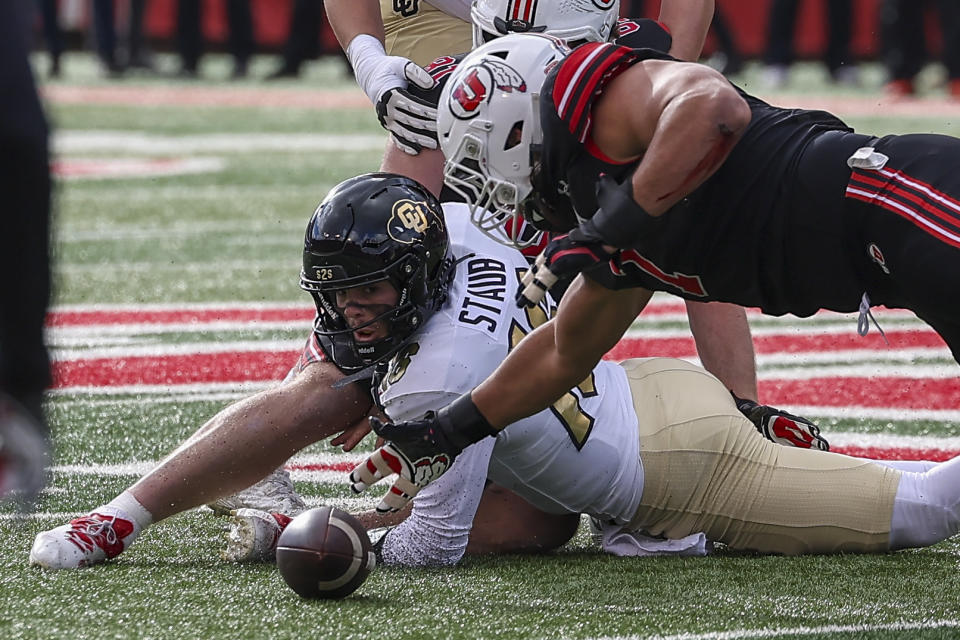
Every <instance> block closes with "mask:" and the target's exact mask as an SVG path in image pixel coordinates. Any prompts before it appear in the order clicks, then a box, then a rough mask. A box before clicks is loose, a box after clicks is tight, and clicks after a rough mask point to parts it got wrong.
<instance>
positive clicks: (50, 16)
mask: <svg viewBox="0 0 960 640" xmlns="http://www.w3.org/2000/svg"><path fill="white" fill-rule="evenodd" d="M39 3H40V17H41V19H42V20H43V39H44V41H45V42H46V44H47V53H48V54H49V55H50V66H49V67H48V69H49V71H48V74H49V75H50V77H51V78H59V77H60V56H61V55H63V32H62V31H61V30H60V16H59V13H58V12H57V0H39Z"/></svg>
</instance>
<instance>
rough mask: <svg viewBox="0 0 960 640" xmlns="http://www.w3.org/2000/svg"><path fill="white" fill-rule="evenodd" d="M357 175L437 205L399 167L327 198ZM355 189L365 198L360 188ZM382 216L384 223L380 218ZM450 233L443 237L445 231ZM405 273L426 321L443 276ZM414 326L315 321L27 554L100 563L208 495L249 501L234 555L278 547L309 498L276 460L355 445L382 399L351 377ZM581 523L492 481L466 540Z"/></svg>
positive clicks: (537, 546)
mask: <svg viewBox="0 0 960 640" xmlns="http://www.w3.org/2000/svg"><path fill="white" fill-rule="evenodd" d="M358 183H359V184H358ZM350 185H354V186H355V187H357V188H358V189H360V190H361V191H364V190H369V189H370V188H373V189H374V190H375V191H377V192H378V193H380V194H381V197H380V200H381V201H383V200H390V201H391V202H394V201H400V200H403V201H405V202H426V203H428V204H430V206H431V207H432V208H433V209H435V210H439V204H438V203H437V202H436V200H435V199H434V198H433V196H432V195H431V194H430V193H429V192H428V191H426V190H425V189H424V188H423V187H422V186H420V185H418V184H416V183H414V182H413V181H411V180H409V179H406V178H402V177H400V176H393V177H382V178H380V179H376V178H372V177H367V178H361V179H355V180H352V181H348V183H347V184H345V185H342V186H343V187H344V188H341V189H335V190H334V191H332V192H331V194H330V198H328V199H327V200H325V201H324V203H321V208H323V207H324V206H327V205H330V206H337V203H341V204H342V202H343V200H344V199H350V198H351V197H352V196H351V194H350V193H347V192H345V189H346V191H349V187H350ZM365 192H366V191H364V193H365ZM338 194H339V196H338ZM353 195H356V194H353ZM357 198H358V199H359V200H360V201H363V200H365V197H364V196H363V195H360V196H357ZM331 203H332V204H331ZM388 211H389V207H388ZM409 219H413V218H409ZM377 220H378V221H379V222H380V223H381V225H380V227H381V228H382V220H379V219H377ZM442 241H443V247H445V246H446V235H445V234H442ZM443 247H441V248H440V249H436V250H434V256H433V258H434V262H433V264H434V265H436V264H437V263H438V261H440V260H442V259H443V258H444V249H443ZM408 248H409V247H404V248H403V249H404V252H403V254H402V256H401V257H404V258H405V260H406V261H405V262H404V266H406V265H408V264H410V261H409V256H407V252H406V249H408ZM409 275H410V276H411V277H410V278H409V285H408V288H404V287H403V286H401V287H400V288H401V289H404V290H405V291H406V290H409V292H410V297H415V298H416V301H417V303H416V305H415V306H414V307H410V308H408V311H410V315H409V316H406V317H407V319H408V320H411V321H412V318H417V320H416V323H419V322H420V321H421V320H422V319H423V318H424V317H425V316H426V315H428V314H429V313H431V312H432V311H433V308H434V306H435V305H434V304H433V303H432V302H430V301H429V299H428V297H427V296H426V294H425V293H424V292H425V291H426V290H427V289H428V288H432V287H433V285H435V284H436V282H435V281H434V280H428V279H427V277H426V273H425V272H424V271H422V270H418V271H417V272H416V273H411V274H409ZM434 275H436V274H434ZM353 312H354V311H353V308H352V307H351V313H353ZM416 326H419V325H418V324H417V325H416ZM416 326H413V325H405V329H401V327H400V321H399V320H398V323H397V324H396V326H395V327H394V329H395V331H394V333H393V336H392V337H390V338H389V339H387V340H385V341H383V342H380V343H377V344H374V343H373V342H372V341H369V340H368V341H367V344H366V347H369V348H370V349H372V351H371V353H370V354H368V355H366V356H359V357H358V356H355V355H354V354H355V353H356V351H357V350H356V349H355V348H354V343H353V338H352V337H351V336H350V332H347V333H337V332H336V330H334V332H333V333H331V334H323V335H321V334H320V333H317V332H314V331H311V332H310V337H309V339H308V341H307V344H306V347H305V348H304V351H303V354H302V355H301V357H300V359H299V362H298V363H297V364H296V366H294V368H293V369H292V370H291V372H290V375H288V377H287V379H286V380H285V381H284V382H283V384H279V385H277V386H275V387H272V388H270V389H267V390H265V391H262V392H260V393H258V394H256V395H253V396H251V397H249V398H246V399H244V400H241V401H239V402H237V403H235V404H233V405H230V406H228V407H226V408H225V409H223V410H222V411H220V412H219V413H218V414H217V415H215V416H214V417H213V418H211V419H210V420H209V421H208V422H207V423H206V424H204V425H203V426H202V427H201V428H200V429H199V430H198V431H197V432H196V433H195V434H194V435H193V436H191V437H190V438H189V439H188V440H187V441H186V442H184V443H183V444H182V445H180V447H178V448H177V449H176V450H175V451H173V452H172V453H171V454H170V455H169V456H167V458H165V459H164V460H163V461H161V462H160V463H159V464H158V465H157V467H156V468H155V469H153V470H152V471H150V472H149V473H147V474H146V475H145V476H143V477H142V478H140V479H139V480H138V481H137V482H135V483H134V484H133V485H131V486H130V487H129V488H127V489H126V490H125V491H123V492H121V493H120V494H119V495H118V496H116V497H115V498H114V499H113V500H111V501H110V502H109V503H107V504H105V505H101V506H100V507H97V508H96V509H93V510H92V511H90V512H89V513H86V514H84V515H81V516H80V517H77V518H75V519H73V520H71V521H70V522H68V523H67V524H64V525H61V526H59V527H56V528H54V529H51V530H49V531H43V532H41V533H40V534H38V535H37V537H36V540H35V542H34V545H33V548H32V549H31V552H30V563H31V564H34V565H38V566H42V567H45V568H48V569H72V568H78V567H85V566H90V565H94V564H98V563H101V562H103V561H105V560H108V559H110V558H114V557H116V556H117V555H119V554H120V553H122V552H124V551H125V550H126V549H127V548H129V546H130V545H131V544H132V543H133V542H134V541H135V540H136V539H137V538H138V536H139V535H140V534H141V533H142V532H143V531H144V530H145V529H147V528H148V527H150V526H151V525H152V524H153V523H156V522H159V521H161V520H163V519H165V518H168V517H170V516H173V515H175V514H177V513H180V512H182V511H185V510H187V509H191V508H193V507H198V506H201V505H203V504H204V503H211V502H213V504H214V505H216V507H217V508H218V509H231V508H232V509H236V508H237V507H248V508H242V509H240V510H239V512H237V515H235V516H234V522H235V524H236V528H235V529H234V530H233V531H231V533H230V536H231V537H230V539H229V541H228V547H227V550H226V552H225V556H226V559H228V560H249V559H267V558H269V557H272V554H273V549H274V544H275V541H276V537H277V536H278V535H279V532H280V528H281V525H283V524H285V523H286V522H289V517H290V516H293V515H296V514H297V513H298V512H300V511H302V510H303V509H304V508H305V507H306V505H305V504H304V502H303V501H302V499H300V497H299V496H298V495H297V494H296V493H295V492H294V490H293V485H292V483H291V482H290V478H289V475H288V474H287V473H286V472H285V471H284V470H283V469H280V470H279V471H274V470H275V469H277V467H278V466H279V465H282V464H284V463H285V462H286V461H287V459H288V458H289V457H290V456H292V455H293V454H294V453H296V452H297V451H299V450H300V449H302V448H303V447H305V446H307V445H309V444H312V443H314V442H318V441H320V440H324V439H326V438H331V437H332V438H333V439H332V440H331V444H333V445H334V446H342V447H343V448H344V450H348V451H349V450H351V449H352V448H353V447H354V446H356V444H357V443H358V442H359V441H360V440H361V439H362V438H363V437H364V436H365V435H366V434H367V433H369V431H370V428H369V424H368V422H367V420H366V416H367V414H368V413H369V412H371V411H375V408H373V407H372V398H371V394H370V384H369V381H368V377H367V378H364V379H360V380H356V381H355V382H349V381H348V380H347V379H348V376H350V375H353V374H355V373H357V372H359V371H360V370H362V369H364V368H366V366H367V364H366V363H367V361H368V360H371V359H372V358H373V357H374V356H380V355H383V354H384V353H387V352H389V350H390V349H392V348H393V347H392V346H391V345H397V344H400V343H401V342H402V338H403V337H404V336H406V335H409V332H411V331H413V330H414V329H415V328H416ZM364 334H367V335H369V330H366V329H361V330H359V332H358V335H364ZM361 342H362V340H361ZM334 359H335V360H336V362H335V360H334ZM361 378H363V376H361ZM272 471H274V472H273V473H271V472H272ZM268 474H269V475H268ZM264 477H266V480H264V481H262V482H259V483H258V484H257V485H255V486H254V490H247V491H244V492H243V495H242V496H241V501H240V503H239V504H237V503H236V499H235V497H229V498H226V496H231V494H233V492H236V491H240V490H242V489H244V488H245V487H249V486H250V485H251V484H252V483H255V482H258V481H260V480H261V479H263V478H264ZM266 510H269V511H272V512H275V513H274V515H271V514H270V513H267V512H266ZM361 519H362V520H363V522H364V523H365V524H366V525H368V526H371V527H373V526H382V525H384V524H389V523H390V522H391V521H385V520H384V519H383V518H382V517H381V516H379V515H377V514H376V513H372V512H371V513H369V514H366V515H363V514H361ZM393 521H394V522H395V521H396V520H393ZM578 524H579V516H576V515H574V516H572V517H571V516H569V515H560V516H555V515H550V514H546V513H544V512H542V511H540V510H538V509H536V508H534V507H532V506H530V505H528V504H527V503H526V502H524V501H523V500H522V499H519V498H517V497H516V496H515V495H514V494H512V493H510V492H509V491H506V490H504V489H503V488H500V487H496V486H494V485H491V486H489V487H487V489H486V491H485V492H484V497H483V499H482V501H481V504H480V508H479V510H478V513H477V516H476V519H475V522H474V524H473V529H474V536H473V539H472V540H471V546H470V551H471V552H477V553H491V552H501V551H539V550H543V549H549V548H553V547H556V546H559V545H561V544H563V543H564V542H566V541H567V540H568V539H569V538H570V536H572V535H573V533H574V531H575V530H576V527H577V525H578Z"/></svg>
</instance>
